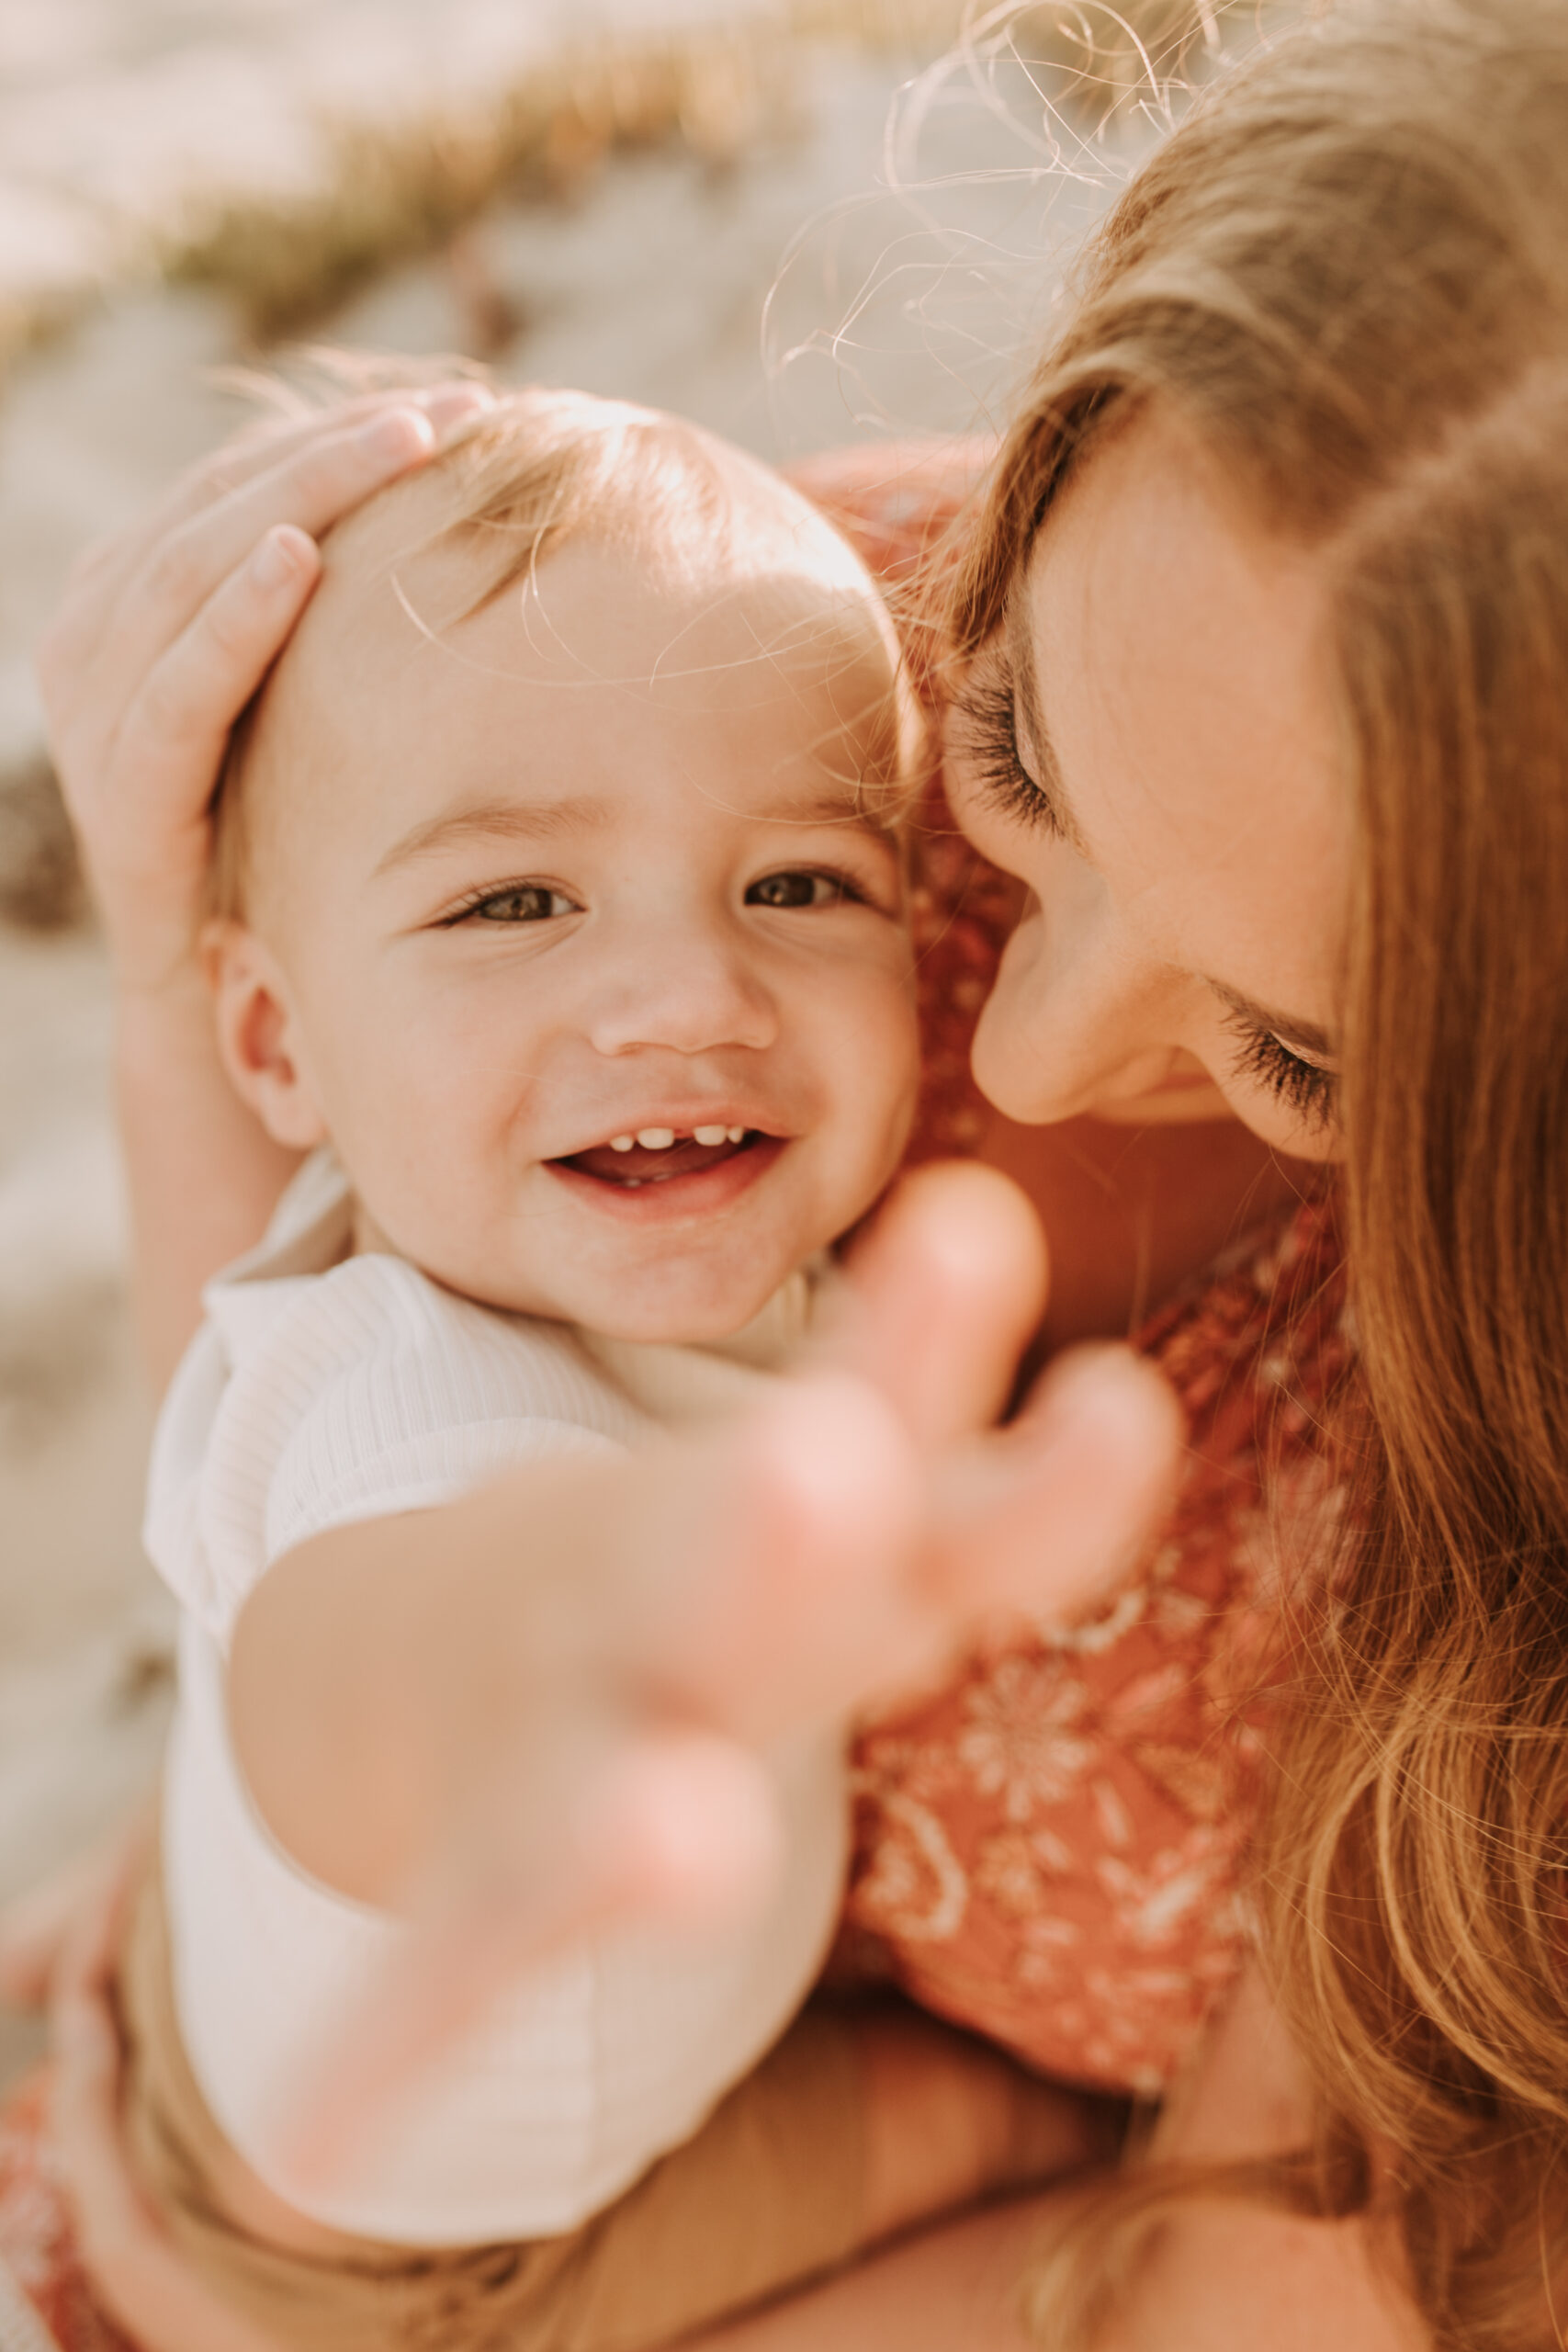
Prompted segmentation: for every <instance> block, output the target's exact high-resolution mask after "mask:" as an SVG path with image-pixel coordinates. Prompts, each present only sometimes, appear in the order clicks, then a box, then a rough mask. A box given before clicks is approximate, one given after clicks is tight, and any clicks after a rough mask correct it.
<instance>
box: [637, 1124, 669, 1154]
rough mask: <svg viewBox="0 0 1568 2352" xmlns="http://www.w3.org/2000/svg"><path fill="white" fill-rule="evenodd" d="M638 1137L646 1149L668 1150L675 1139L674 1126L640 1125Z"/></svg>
mask: <svg viewBox="0 0 1568 2352" xmlns="http://www.w3.org/2000/svg"><path fill="white" fill-rule="evenodd" d="M674 1140H675V1130H674V1128H673V1127H638V1129H637V1141H638V1143H640V1144H641V1146H642V1148H643V1149H644V1151H668V1150H669V1148H670V1147H671V1144H672V1143H673V1142H674Z"/></svg>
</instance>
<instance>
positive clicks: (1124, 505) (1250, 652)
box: [1009, 411, 1351, 1026]
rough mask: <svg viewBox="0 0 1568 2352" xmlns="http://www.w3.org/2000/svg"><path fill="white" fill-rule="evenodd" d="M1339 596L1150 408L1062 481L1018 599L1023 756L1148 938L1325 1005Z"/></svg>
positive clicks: (1334, 855) (1319, 1011) (1335, 882)
mask: <svg viewBox="0 0 1568 2352" xmlns="http://www.w3.org/2000/svg"><path fill="white" fill-rule="evenodd" d="M1325 616H1326V605H1325V586H1324V580H1323V574H1322V571H1321V569H1320V567H1319V565H1318V564H1317V562H1316V561H1315V560H1314V556H1313V554H1312V552H1311V551H1310V550H1308V549H1304V548H1301V547H1300V546H1299V545H1297V544H1295V543H1293V542H1292V541H1290V540H1288V539H1286V538H1284V537H1281V536H1280V535H1279V534H1277V533H1274V532H1272V531H1270V530H1269V529H1268V528H1267V527H1266V526H1264V525H1263V524H1261V523H1260V522H1258V520H1256V519H1255V518H1254V517H1253V516H1252V515H1249V514H1248V512H1247V507H1246V505H1245V504H1244V503H1243V501H1242V499H1241V498H1240V496H1239V495H1238V494H1237V493H1236V492H1235V490H1234V488H1233V487H1232V486H1231V484H1230V483H1229V482H1228V481H1226V479H1225V476H1224V471H1223V470H1222V469H1221V467H1220V466H1219V465H1218V463H1217V462H1216V460H1215V458H1213V456H1212V455H1211V454H1210V452H1209V451H1208V450H1207V449H1205V448H1204V447H1203V446H1202V444H1201V442H1199V441H1198V439H1197V437H1196V435H1194V434H1193V433H1192V432H1191V431H1190V428H1188V427H1186V426H1185V425H1184V424H1182V423H1181V421H1180V420H1179V419H1175V418H1170V417H1168V416H1166V415H1163V414H1161V413H1158V412H1156V411H1149V412H1146V413H1145V414H1144V415H1142V416H1141V417H1140V418H1139V419H1138V420H1137V422H1136V423H1135V424H1132V425H1130V426H1129V427H1128V428H1127V429H1126V430H1125V431H1124V432H1122V433H1120V434H1118V435H1116V436H1115V437H1114V438H1113V439H1112V440H1111V441H1110V442H1109V443H1108V444H1106V445H1105V446H1104V447H1102V448H1101V449H1100V450H1099V451H1098V452H1097V453H1096V454H1095V456H1094V457H1093V458H1092V459H1091V460H1090V461H1089V462H1088V463H1086V464H1085V466H1084V467H1083V469H1082V471H1081V473H1080V474H1079V475H1078V476H1077V477H1076V478H1075V479H1074V480H1073V481H1071V482H1070V483H1069V485H1068V487H1067V488H1066V491H1065V492H1063V493H1062V495H1061V497H1060V499H1059V501H1058V503H1057V504H1056V505H1055V507H1054V509H1053V510H1052V513H1051V515H1050V516H1049V517H1048V519H1047V522H1046V524H1045V526H1044V527H1043V529H1042V531H1041V533H1040V535H1039V537H1038V538H1037V540H1036V543H1035V547H1034V548H1033V550H1032V557H1031V560H1030V563H1029V566H1028V569H1027V571H1026V573H1025V576H1024V579H1023V581H1022V582H1021V590H1020V592H1019V593H1016V594H1015V595H1014V598H1013V601H1012V606H1011V609H1010V619H1009V640H1010V650H1011V655H1012V667H1013V671H1014V674H1015V678H1016V679H1017V681H1018V683H1019V687H1020V700H1021V708H1022V711H1023V713H1024V734H1025V737H1026V738H1027V737H1028V736H1029V735H1030V734H1031V732H1032V727H1031V722H1030V718H1029V709H1030V703H1031V700H1032V701H1033V704H1034V707H1035V709H1036V711H1037V713H1038V716H1039V722H1040V727H1041V729H1042V731H1043V733H1044V734H1046V735H1048V738H1049V743H1048V746H1047V745H1045V744H1042V743H1040V742H1038V741H1036V742H1035V743H1034V744H1033V745H1032V746H1030V745H1029V744H1028V743H1027V742H1026V746H1025V748H1026V755H1027V752H1028V750H1029V749H1031V748H1032V750H1033V752H1034V753H1035V756H1036V758H1038V759H1041V760H1043V761H1044V762H1046V763H1049V762H1051V761H1053V760H1054V763H1055V774H1056V777H1057V779H1058V782H1059V786H1060V789H1061V793H1062V797H1063V798H1064V799H1065V801H1066V808H1067V809H1068V810H1069V811H1070V813H1071V817H1072V820H1073V821H1074V823H1075V825H1076V828H1077V831H1078V833H1079V834H1080V835H1081V836H1082V843H1083V847H1084V848H1085V850H1086V852H1087V853H1088V855H1089V862H1090V863H1091V864H1093V865H1095V866H1096V868H1097V869H1098V870H1099V871H1100V874H1101V876H1102V878H1103V879H1104V881H1105V882H1106V885H1107V887H1108V888H1110V889H1111V891H1112V892H1113V894H1114V895H1115V897H1116V899H1117V901H1118V903H1119V905H1120V907H1121V908H1122V910H1124V911H1126V912H1127V913H1128V914H1129V916H1130V918H1131V919H1134V920H1135V921H1137V922H1139V923H1140V925H1141V926H1142V928H1143V930H1144V932H1145V934H1146V944H1148V945H1149V946H1150V947H1151V948H1152V949H1154V950H1155V951H1156V952H1159V953H1162V954H1163V955H1164V956H1166V957H1167V959H1168V961H1170V962H1171V963H1172V964H1173V965H1176V966H1178V967H1180V968H1182V969H1184V970H1188V971H1193V972H1197V973H1200V974H1201V975H1202V976H1203V977H1205V978H1217V979H1219V980H1221V981H1223V982H1224V983H1225V984H1226V985H1227V986H1229V987H1230V988H1232V989H1235V991H1236V992H1238V993H1240V994H1243V995H1246V996H1247V997H1248V998H1251V999H1253V1000H1254V1001H1258V1002H1261V1003H1267V1004H1279V1005H1284V1006H1289V1007H1291V1008H1292V1009H1293V1010H1294V1011H1296V1012H1299V1013H1301V1014H1302V1015H1303V1016H1304V1017H1307V1018H1310V1019H1312V1020H1313V1021H1314V1023H1317V1024H1318V1025H1323V1026H1327V1025H1329V1023H1330V1018H1331V1013H1332V1005H1331V1001H1330V1000H1331V997H1332V990H1333V982H1334V976H1335V972H1336V969H1337V962H1338V955H1339V946H1340V939H1341V932H1342V924H1343V921H1344V910H1345V906H1346V903H1347V897H1348V875H1349V856H1350V847H1351V803H1350V797H1349V794H1348V789H1347V786H1346V780H1345V755H1344V739H1343V735H1342V730H1341V727H1340V723H1339V718H1338V712H1337V701H1336V695H1335V691H1334V682H1333V672H1332V667H1331V663H1330V662H1329V660H1328V658H1327V653H1326V636H1325ZM1031 683H1032V685H1033V689H1034V692H1033V695H1032V697H1031V695H1030V692H1029V688H1030V684H1031Z"/></svg>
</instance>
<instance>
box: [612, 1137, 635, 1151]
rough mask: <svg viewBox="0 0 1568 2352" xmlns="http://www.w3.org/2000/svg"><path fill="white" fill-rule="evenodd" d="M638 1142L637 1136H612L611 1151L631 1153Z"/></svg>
mask: <svg viewBox="0 0 1568 2352" xmlns="http://www.w3.org/2000/svg"><path fill="white" fill-rule="evenodd" d="M636 1140H637V1138H636V1136H611V1137H610V1149H611V1150H612V1151H630V1149H631V1148H632V1145H633V1144H634V1143H635V1142H636Z"/></svg>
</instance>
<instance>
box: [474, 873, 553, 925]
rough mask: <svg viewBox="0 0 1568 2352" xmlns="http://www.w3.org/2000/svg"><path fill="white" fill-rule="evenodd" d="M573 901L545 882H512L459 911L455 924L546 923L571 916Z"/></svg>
mask: <svg viewBox="0 0 1568 2352" xmlns="http://www.w3.org/2000/svg"><path fill="white" fill-rule="evenodd" d="M577 911H578V908H577V905H576V902H575V900H573V899H569V898H568V897H567V896H566V894H565V892H564V891H561V890H552V889H551V888H550V887H549V885H548V884H547V883H546V882H513V884H512V885H511V886H510V888H507V889H504V890H492V891H491V894H490V896H489V897H488V898H486V899H475V900H474V901H473V902H472V904H471V905H468V906H467V907H465V908H463V910H462V911H461V914H460V915H459V917H458V920H459V922H473V921H478V922H549V921H550V919H551V917H552V916H555V915H574V914H576V913H577Z"/></svg>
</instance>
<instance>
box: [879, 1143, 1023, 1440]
mask: <svg viewBox="0 0 1568 2352" xmlns="http://www.w3.org/2000/svg"><path fill="white" fill-rule="evenodd" d="M849 1271H850V1287H851V1294H852V1295H851V1298H850V1301H849V1304H848V1310H847V1313H846V1315H845V1317H844V1322H843V1329H842V1331H841V1333H840V1342H839V1347H838V1349H837V1351H836V1354H837V1358H838V1361H840V1363H844V1364H845V1365H846V1366H847V1367H848V1368H849V1369H850V1370H852V1371H853V1372H856V1373H858V1374H860V1375H861V1376H862V1377H863V1378H864V1379H866V1380H868V1381H870V1382H871V1383H872V1384H873V1385H874V1386H875V1387H877V1388H879V1389H880V1390H881V1391H882V1393H883V1394H884V1395H885V1396H886V1397H889V1398H890V1399H891V1400H892V1402H893V1404H894V1405H895V1406H896V1407H897V1409H898V1411H899V1413H900V1414H901V1415H902V1417H903V1419H904V1420H905V1422H906V1424H907V1426H908V1429H909V1430H910V1431H911V1432H912V1434H913V1435H914V1436H915V1437H916V1439H917V1440H919V1442H921V1443H922V1444H929V1445H940V1444H943V1443H945V1442H947V1441H949V1440H950V1439H952V1438H954V1437H959V1436H963V1435H965V1434H966V1433H967V1432H968V1431H970V1430H976V1429H983V1428H985V1427H986V1426H987V1424H988V1423H989V1422H991V1421H992V1420H994V1419H996V1417H997V1415H998V1413H999V1412H1000V1411H1001V1409H1002V1408H1003V1406H1004V1405H1005V1404H1006V1402H1007V1399H1008V1397H1009V1396H1010V1393H1011V1390H1012V1385H1013V1382H1014V1379H1015V1377H1016V1374H1017V1369H1018V1360H1019V1357H1020V1355H1021V1352H1022V1351H1023V1349H1024V1348H1025V1347H1026V1346H1027V1344H1028V1342H1029V1340H1031V1338H1032V1336H1033V1334H1034V1332H1035V1330H1036V1329H1038V1328H1039V1323H1040V1318H1041V1317H1042V1315H1043V1313H1044V1308H1045V1287H1046V1255H1045V1239H1044V1236H1043V1232H1042V1231H1041V1227H1040V1220H1039V1218H1038V1217H1037V1216H1035V1214H1034V1211H1033V1209H1032V1207H1031V1205H1030V1204H1029V1202H1028V1201H1027V1200H1026V1198H1025V1197H1024V1195H1023V1193H1021V1192H1020V1190H1019V1188H1018V1186H1017V1185H1016V1184H1014V1183H1012V1182H1010V1180H1009V1179H1008V1178H1007V1177H1005V1176H1003V1175H1001V1174H1000V1173H999V1172H998V1170H996V1169H993V1168H985V1167H982V1166H980V1165H979V1163H978V1162H976V1161H974V1160H949V1161H944V1162H942V1163H940V1164H938V1165H937V1166H934V1167H931V1168H923V1169H921V1170H919V1171H918V1172H917V1173H916V1174H915V1175H913V1176H910V1177H908V1178H906V1179H905V1181H904V1182H903V1183H902V1184H900V1185H899V1186H898V1188H897V1191H896V1192H895V1193H893V1195H892V1197H891V1198H890V1199H889V1201H888V1202H887V1204H886V1207H885V1208H883V1210H882V1211H881V1212H880V1214H879V1215H878V1216H877V1217H876V1219H875V1221H874V1224H873V1225H872V1227H871V1228H870V1230H869V1231H868V1233H867V1234H866V1236H865V1237H864V1238H863V1240H862V1241H861V1243H860V1244H859V1246H858V1247H857V1249H856V1250H855V1251H854V1253H853V1256H852V1259H851V1261H850V1270H849Z"/></svg>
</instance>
